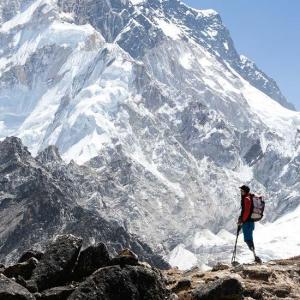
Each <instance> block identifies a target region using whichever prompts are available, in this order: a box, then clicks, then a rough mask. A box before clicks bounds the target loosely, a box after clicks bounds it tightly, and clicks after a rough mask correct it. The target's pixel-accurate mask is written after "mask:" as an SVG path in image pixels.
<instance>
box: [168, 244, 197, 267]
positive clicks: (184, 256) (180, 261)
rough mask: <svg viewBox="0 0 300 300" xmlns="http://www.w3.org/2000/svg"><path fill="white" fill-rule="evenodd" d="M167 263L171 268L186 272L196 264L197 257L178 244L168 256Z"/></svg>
mask: <svg viewBox="0 0 300 300" xmlns="http://www.w3.org/2000/svg"><path fill="white" fill-rule="evenodd" d="M168 262H169V264H170V265H171V266H172V267H178V268H179V269H180V270H188V269H191V268H192V267H193V266H195V265H196V264H197V257H196V255H195V254H193V253H192V252H191V251H189V250H187V249H185V245H184V244H179V245H177V246H176V247H175V248H174V249H173V250H172V251H171V252H170V254H169V255H168Z"/></svg>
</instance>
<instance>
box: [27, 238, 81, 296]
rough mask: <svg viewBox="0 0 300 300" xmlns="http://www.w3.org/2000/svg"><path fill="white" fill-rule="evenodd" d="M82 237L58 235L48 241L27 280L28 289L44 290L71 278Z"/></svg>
mask: <svg viewBox="0 0 300 300" xmlns="http://www.w3.org/2000/svg"><path fill="white" fill-rule="evenodd" d="M81 246H82V239H80V238H78V237H75V236H73V235H59V236H57V237H56V239H55V240H54V241H53V242H52V243H50V244H49V245H48V246H47V248H46V251H45V254H44V256H43V257H42V259H41V260H40V262H39V264H38V266H37V267H36V269H35V270H34V271H33V274H32V277H31V280H30V281H28V282H27V287H28V289H29V290H30V291H36V288H37V290H38V291H42V290H45V289H47V288H51V287H54V286H58V285H63V284H65V283H66V282H68V281H69V280H70V279H71V273H72V270H73V268H74V265H75V262H76V260H77V257H78V254H79V251H80V248H81Z"/></svg>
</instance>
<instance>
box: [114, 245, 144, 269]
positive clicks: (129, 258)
mask: <svg viewBox="0 0 300 300" xmlns="http://www.w3.org/2000/svg"><path fill="white" fill-rule="evenodd" d="M138 263H139V259H138V256H137V255H136V254H135V253H134V252H132V251H131V250H129V249H123V250H122V251H121V252H120V253H119V254H118V255H117V256H116V257H114V258H113V259H112V260H111V261H110V265H111V266H114V265H120V266H122V267H123V266H125V265H132V266H136V265H138Z"/></svg>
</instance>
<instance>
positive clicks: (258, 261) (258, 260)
mask: <svg viewBox="0 0 300 300" xmlns="http://www.w3.org/2000/svg"><path fill="white" fill-rule="evenodd" d="M254 261H255V262H256V263H258V264H262V260H261V259H260V257H258V256H255V258H254Z"/></svg>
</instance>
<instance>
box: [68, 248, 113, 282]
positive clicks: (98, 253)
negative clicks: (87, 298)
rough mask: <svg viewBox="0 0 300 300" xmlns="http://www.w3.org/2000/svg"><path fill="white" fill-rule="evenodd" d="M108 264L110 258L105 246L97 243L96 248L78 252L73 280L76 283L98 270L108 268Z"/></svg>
mask: <svg viewBox="0 0 300 300" xmlns="http://www.w3.org/2000/svg"><path fill="white" fill-rule="evenodd" d="M109 263H110V257H109V253H108V251H107V248H106V246H105V244H103V243H99V244H98V245H97V246H90V247H88V248H86V249H85V250H83V251H81V252H80V254H79V258H78V262H77V265H76V266H75V269H74V272H73V278H74V280H77V281H78V280H81V279H83V278H85V277H87V276H89V275H91V274H92V273H94V272H95V271H96V270H98V269H99V268H101V267H106V266H108V265H109Z"/></svg>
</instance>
